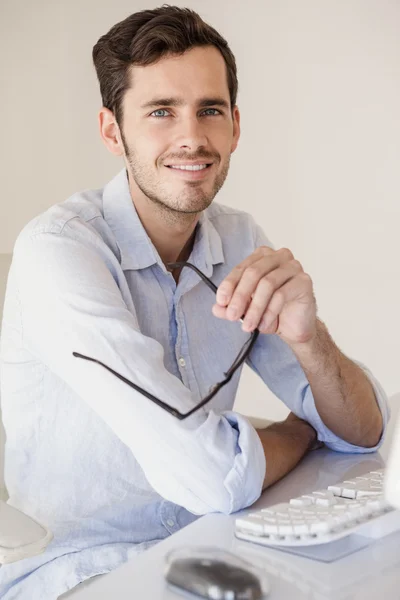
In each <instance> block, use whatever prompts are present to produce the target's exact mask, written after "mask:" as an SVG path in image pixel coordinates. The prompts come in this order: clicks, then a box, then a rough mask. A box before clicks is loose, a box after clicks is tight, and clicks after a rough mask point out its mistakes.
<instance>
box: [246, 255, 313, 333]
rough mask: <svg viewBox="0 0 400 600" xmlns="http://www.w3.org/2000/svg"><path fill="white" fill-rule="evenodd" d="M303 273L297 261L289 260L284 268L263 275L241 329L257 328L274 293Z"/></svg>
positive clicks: (250, 329) (251, 329)
mask: <svg viewBox="0 0 400 600" xmlns="http://www.w3.org/2000/svg"><path fill="white" fill-rule="evenodd" d="M302 272H303V267H302V266H301V264H300V263H299V261H298V260H291V261H290V262H288V263H286V264H285V265H284V266H282V267H279V268H278V269H275V270H274V271H271V272H270V273H268V274H267V275H264V277H262V278H261V279H260V281H259V282H258V285H257V288H256V290H255V292H254V294H253V298H252V301H251V303H250V306H249V308H248V309H247V311H246V317H245V319H244V322H243V326H242V329H243V330H244V331H249V332H250V331H253V330H254V329H255V328H256V327H258V325H259V323H260V321H261V319H262V317H263V315H264V313H265V311H266V309H267V306H268V304H269V302H270V300H271V298H272V296H273V294H274V292H275V291H276V290H277V289H279V288H280V287H282V286H283V285H284V284H285V283H287V282H288V281H289V280H290V279H292V278H293V277H295V276H296V275H298V274H299V273H302Z"/></svg>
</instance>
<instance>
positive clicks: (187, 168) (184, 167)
mask: <svg viewBox="0 0 400 600" xmlns="http://www.w3.org/2000/svg"><path fill="white" fill-rule="evenodd" d="M170 167H171V169H181V170H182V171H202V170H203V169H206V168H207V165H170Z"/></svg>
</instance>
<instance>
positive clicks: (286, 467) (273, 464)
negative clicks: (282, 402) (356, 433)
mask: <svg viewBox="0 0 400 600" xmlns="http://www.w3.org/2000/svg"><path fill="white" fill-rule="evenodd" d="M257 433H258V435H259V437H260V440H261V443H262V446H263V449H264V454H265V459H266V463H267V469H266V474H265V478H264V482H263V490H265V489H266V488H267V487H269V486H270V485H272V484H273V483H275V482H276V481H278V480H279V479H281V478H282V477H284V476H285V475H286V474H287V473H289V471H291V470H292V469H293V468H294V467H295V466H296V465H297V464H298V462H299V461H300V460H301V459H302V458H303V456H304V455H305V454H306V453H307V452H308V451H309V450H310V449H311V448H312V446H313V445H314V444H315V441H316V438H317V434H316V432H315V430H314V429H313V428H312V427H311V425H309V424H308V423H307V422H306V421H303V420H302V419H299V418H298V417H296V415H294V414H293V413H290V414H289V416H288V417H287V418H286V420H285V421H282V422H280V423H273V424H272V425H269V426H268V427H267V428H266V429H258V430H257Z"/></svg>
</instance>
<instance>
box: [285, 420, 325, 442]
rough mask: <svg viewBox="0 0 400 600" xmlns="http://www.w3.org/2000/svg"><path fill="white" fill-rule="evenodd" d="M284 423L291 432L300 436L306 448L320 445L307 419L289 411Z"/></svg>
mask: <svg viewBox="0 0 400 600" xmlns="http://www.w3.org/2000/svg"><path fill="white" fill-rule="evenodd" d="M285 423H287V425H288V426H289V427H290V428H291V429H292V431H293V434H294V435H296V437H299V438H300V440H301V442H302V444H303V445H304V446H305V448H306V450H314V449H315V448H316V447H320V442H319V441H318V437H317V432H316V431H315V429H314V427H313V426H312V425H310V423H308V421H305V420H304V419H300V418H299V417H297V416H296V415H294V414H293V413H290V414H289V416H288V418H287V419H286V421H285Z"/></svg>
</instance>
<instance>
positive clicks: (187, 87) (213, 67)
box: [125, 46, 229, 104]
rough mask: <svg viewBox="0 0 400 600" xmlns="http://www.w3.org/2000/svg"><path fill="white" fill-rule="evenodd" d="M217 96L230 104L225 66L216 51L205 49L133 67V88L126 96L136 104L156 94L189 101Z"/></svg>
mask: <svg viewBox="0 0 400 600" xmlns="http://www.w3.org/2000/svg"><path fill="white" fill-rule="evenodd" d="M217 94H218V95H219V96H222V97H224V98H226V99H227V100H228V101H229V89H228V82H227V70H226V65H225V61H224V58H223V56H222V54H221V53H220V52H219V50H218V49H217V48H215V47H214V46H206V47H199V48H192V49H190V50H188V51H187V52H185V53H184V54H182V55H169V56H166V57H164V58H162V59H161V60H159V61H158V62H157V63H155V64H152V65H148V66H145V67H139V66H133V67H131V85H130V88H129V89H128V90H127V92H126V95H125V97H126V99H128V100H129V101H133V102H135V104H136V102H137V103H141V102H142V101H145V100H146V99H149V98H150V97H152V96H154V95H157V96H163V97H175V96H176V97H182V98H184V99H185V100H187V101H188V102H190V101H191V100H195V99H196V98H198V97H204V96H208V95H210V96H215V95H217Z"/></svg>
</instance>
